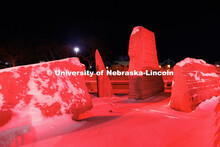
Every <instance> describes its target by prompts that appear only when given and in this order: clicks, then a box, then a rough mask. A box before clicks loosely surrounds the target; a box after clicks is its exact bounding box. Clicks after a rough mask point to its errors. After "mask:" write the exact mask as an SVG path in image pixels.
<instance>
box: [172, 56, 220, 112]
mask: <svg viewBox="0 0 220 147" xmlns="http://www.w3.org/2000/svg"><path fill="white" fill-rule="evenodd" d="M218 95H220V80H219V77H218V75H217V74H216V69H215V67H214V66H213V65H210V64H207V63H206V62H205V61H203V60H201V59H200V60H198V59H192V58H186V59H184V60H183V61H181V62H179V63H177V64H176V65H175V67H174V85H173V88H172V94H171V101H170V106H171V108H173V109H176V110H180V111H185V112H191V111H193V110H194V109H195V108H196V107H197V106H198V105H199V104H200V103H201V102H203V101H204V100H206V99H210V98H211V97H213V96H218Z"/></svg>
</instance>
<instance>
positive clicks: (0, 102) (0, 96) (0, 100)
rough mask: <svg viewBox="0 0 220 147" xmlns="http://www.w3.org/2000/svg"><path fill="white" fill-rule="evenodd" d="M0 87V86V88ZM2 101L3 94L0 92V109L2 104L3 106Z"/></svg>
mask: <svg viewBox="0 0 220 147" xmlns="http://www.w3.org/2000/svg"><path fill="white" fill-rule="evenodd" d="M0 89H1V88H0ZM3 103H4V97H3V95H2V94H1V93H0V110H1V108H2V106H3Z"/></svg>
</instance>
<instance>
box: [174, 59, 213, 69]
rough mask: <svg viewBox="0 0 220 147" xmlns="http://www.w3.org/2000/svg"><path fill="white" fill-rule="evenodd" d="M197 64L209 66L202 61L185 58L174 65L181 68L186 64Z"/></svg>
mask: <svg viewBox="0 0 220 147" xmlns="http://www.w3.org/2000/svg"><path fill="white" fill-rule="evenodd" d="M192 62H193V63H198V64H204V65H207V66H209V64H207V63H206V62H205V61H204V60H202V59H194V58H186V59H184V60H182V61H180V62H178V63H177V64H176V65H178V66H180V67H183V66H184V65H185V64H187V63H192Z"/></svg>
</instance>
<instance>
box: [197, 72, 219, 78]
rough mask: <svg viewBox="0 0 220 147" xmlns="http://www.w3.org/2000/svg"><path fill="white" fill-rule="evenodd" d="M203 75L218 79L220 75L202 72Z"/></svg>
mask: <svg viewBox="0 0 220 147" xmlns="http://www.w3.org/2000/svg"><path fill="white" fill-rule="evenodd" d="M200 73H201V74H202V76H209V77H210V76H211V77H216V78H218V75H217V74H216V73H203V72H200Z"/></svg>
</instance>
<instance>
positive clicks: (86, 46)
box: [0, 37, 114, 69]
mask: <svg viewBox="0 0 220 147" xmlns="http://www.w3.org/2000/svg"><path fill="white" fill-rule="evenodd" d="M74 47H79V48H80V51H79V53H78V54H77V57H79V58H80V61H81V62H82V63H83V64H85V65H86V67H87V69H88V68H89V67H90V66H92V65H93V64H94V60H95V50H96V49H99V50H100V52H101V54H102V57H103V58H104V59H105V60H108V61H110V62H111V61H113V60H114V57H112V56H110V58H109V57H108V56H107V55H110V54H111V53H110V52H108V49H107V47H106V44H104V43H103V42H102V41H101V40H100V39H98V38H94V37H93V38H83V39H82V38H81V39H78V40H75V41H74V42H65V43H62V42H59V41H56V40H55V39H39V38H37V39H11V40H7V41H1V43H0V61H1V63H2V64H3V63H7V65H5V66H3V65H2V66H1V68H4V67H13V66H19V65H27V64H33V63H39V62H43V61H52V60H59V59H64V58H68V57H75V56H76V54H75V52H74Z"/></svg>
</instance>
